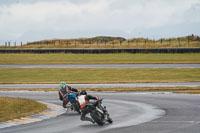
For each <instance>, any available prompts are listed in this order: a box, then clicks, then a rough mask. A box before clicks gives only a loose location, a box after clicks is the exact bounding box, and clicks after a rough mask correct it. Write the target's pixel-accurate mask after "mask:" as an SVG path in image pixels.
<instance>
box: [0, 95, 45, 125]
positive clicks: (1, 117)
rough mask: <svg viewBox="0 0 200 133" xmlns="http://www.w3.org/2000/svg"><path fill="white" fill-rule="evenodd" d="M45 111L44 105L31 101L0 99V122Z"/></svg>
mask: <svg viewBox="0 0 200 133" xmlns="http://www.w3.org/2000/svg"><path fill="white" fill-rule="evenodd" d="M45 109H47V107H46V105H44V104H42V103H38V102H36V101H33V100H28V99H22V98H9V97H0V122H4V121H8V120H13V119H19V118H21V117H25V116H28V115H33V114H37V113H39V112H42V111H44V110H45Z"/></svg>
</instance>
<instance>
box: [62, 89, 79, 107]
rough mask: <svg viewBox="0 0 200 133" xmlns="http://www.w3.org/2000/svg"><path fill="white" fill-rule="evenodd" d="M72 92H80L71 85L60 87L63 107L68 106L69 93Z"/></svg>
mask: <svg viewBox="0 0 200 133" xmlns="http://www.w3.org/2000/svg"><path fill="white" fill-rule="evenodd" d="M70 92H78V90H77V89H75V88H72V87H71V86H62V87H61V88H60V91H59V98H60V100H61V101H63V107H64V108H66V105H67V103H68V101H67V93H70Z"/></svg>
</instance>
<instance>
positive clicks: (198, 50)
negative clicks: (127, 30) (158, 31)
mask: <svg viewBox="0 0 200 133" xmlns="http://www.w3.org/2000/svg"><path fill="white" fill-rule="evenodd" d="M0 53H37V54H43V53H75V54H79V53H81V54H84V53H87V54H104V53H200V48H159V49H0Z"/></svg>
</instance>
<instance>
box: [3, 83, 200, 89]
mask: <svg viewBox="0 0 200 133" xmlns="http://www.w3.org/2000/svg"><path fill="white" fill-rule="evenodd" d="M68 85H70V86H72V87H74V88H114V87H181V86H183V87H198V86H200V82H190V83H121V84H120V83H116V84H68ZM58 87H59V84H0V88H58Z"/></svg>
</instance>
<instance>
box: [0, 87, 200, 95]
mask: <svg viewBox="0 0 200 133" xmlns="http://www.w3.org/2000/svg"><path fill="white" fill-rule="evenodd" d="M77 89H78V90H87V91H95V92H102V91H116V92H145V91H148V92H149V91H150V92H151V91H152V92H153V91H158V92H159V91H170V92H175V93H190V94H200V87H129V88H77ZM0 90H1V91H24V90H26V91H58V90H59V88H9V89H8V88H0Z"/></svg>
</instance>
